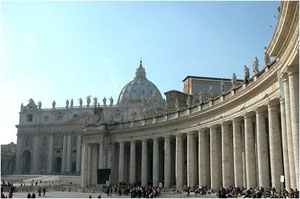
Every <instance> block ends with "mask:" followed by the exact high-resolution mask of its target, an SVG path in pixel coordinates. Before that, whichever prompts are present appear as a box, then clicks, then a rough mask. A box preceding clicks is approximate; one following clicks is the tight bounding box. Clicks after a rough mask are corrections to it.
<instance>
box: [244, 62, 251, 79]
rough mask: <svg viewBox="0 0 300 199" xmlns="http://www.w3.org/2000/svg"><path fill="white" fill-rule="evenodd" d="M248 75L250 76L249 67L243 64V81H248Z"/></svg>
mask: <svg viewBox="0 0 300 199" xmlns="http://www.w3.org/2000/svg"><path fill="white" fill-rule="evenodd" d="M249 77H250V72H249V68H248V67H247V66H246V65H245V66H244V78H245V79H244V81H245V82H248V81H249Z"/></svg>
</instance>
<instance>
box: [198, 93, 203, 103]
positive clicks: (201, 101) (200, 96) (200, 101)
mask: <svg viewBox="0 0 300 199" xmlns="http://www.w3.org/2000/svg"><path fill="white" fill-rule="evenodd" d="M198 99H199V103H200V104H203V96H202V93H201V92H199V97H198Z"/></svg>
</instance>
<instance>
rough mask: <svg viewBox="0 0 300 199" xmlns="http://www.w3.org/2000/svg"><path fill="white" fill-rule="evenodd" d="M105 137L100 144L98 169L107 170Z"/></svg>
mask: <svg viewBox="0 0 300 199" xmlns="http://www.w3.org/2000/svg"><path fill="white" fill-rule="evenodd" d="M103 144H104V143H103V137H102V138H101V139H100V142H99V163H98V168H99V169H105V168H106V167H105V152H104V147H103Z"/></svg>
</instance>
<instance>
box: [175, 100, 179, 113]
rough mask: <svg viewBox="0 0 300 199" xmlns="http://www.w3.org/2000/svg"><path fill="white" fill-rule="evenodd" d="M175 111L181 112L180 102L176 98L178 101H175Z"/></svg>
mask: <svg viewBox="0 0 300 199" xmlns="http://www.w3.org/2000/svg"><path fill="white" fill-rule="evenodd" d="M175 109H176V111H178V110H179V101H178V99H177V98H176V100H175Z"/></svg>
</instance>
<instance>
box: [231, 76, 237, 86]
mask: <svg viewBox="0 0 300 199" xmlns="http://www.w3.org/2000/svg"><path fill="white" fill-rule="evenodd" d="M231 84H232V88H235V87H236V86H237V80H236V75H235V73H233V74H232V78H231Z"/></svg>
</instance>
